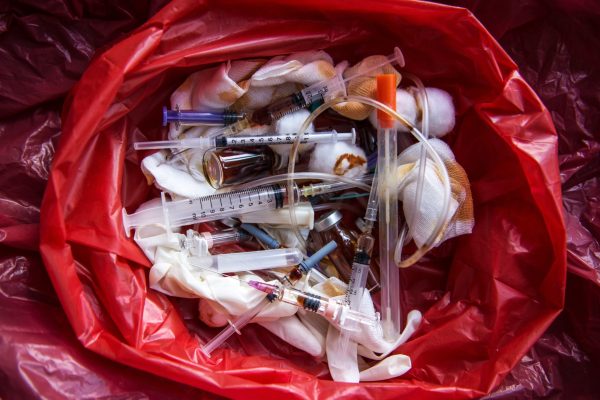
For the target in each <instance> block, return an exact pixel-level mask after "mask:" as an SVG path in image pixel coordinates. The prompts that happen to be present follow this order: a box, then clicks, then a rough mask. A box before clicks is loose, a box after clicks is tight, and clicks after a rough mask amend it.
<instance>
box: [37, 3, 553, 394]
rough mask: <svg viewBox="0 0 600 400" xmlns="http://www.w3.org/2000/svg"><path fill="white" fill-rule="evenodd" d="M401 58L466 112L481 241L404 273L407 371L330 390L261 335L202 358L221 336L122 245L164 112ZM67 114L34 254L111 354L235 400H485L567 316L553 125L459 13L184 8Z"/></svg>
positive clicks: (413, 7) (458, 137)
mask: <svg viewBox="0 0 600 400" xmlns="http://www.w3.org/2000/svg"><path fill="white" fill-rule="evenodd" d="M321 3H323V4H321ZM394 45H399V46H400V47H401V48H402V49H403V51H404V52H405V56H406V58H407V69H408V70H410V71H412V72H414V73H416V74H418V75H419V76H420V77H421V78H422V79H423V80H424V81H425V82H426V84H428V85H431V86H439V87H442V88H444V89H446V90H448V91H450V92H451V93H452V94H453V96H454V97H455V99H456V104H457V106H458V111H459V114H460V115H459V120H458V124H457V129H456V131H455V133H454V134H452V135H451V137H449V138H448V141H449V143H450V144H451V146H452V148H453V149H454V151H455V153H456V155H457V158H458V160H459V162H460V163H461V164H462V165H463V166H464V167H465V169H466V171H467V173H468V174H469V177H470V179H471V182H472V185H473V194H474V200H475V210H476V215H475V217H476V221H477V223H476V228H475V232H474V233H473V234H472V235H470V236H467V237H463V238H459V239H457V240H454V241H452V242H451V243H448V244H447V245H444V246H443V248H441V249H438V250H436V251H435V252H434V253H433V254H431V256H430V257H429V258H428V260H427V261H426V262H424V263H422V264H421V265H419V266H417V267H415V268H413V269H410V270H408V271H406V272H405V273H404V277H403V278H404V282H406V285H407V292H406V293H405V298H403V301H404V303H405V304H407V305H410V306H411V307H416V308H419V309H421V310H422V311H424V312H426V314H425V322H424V324H423V326H422V327H421V329H420V330H419V331H418V333H417V335H416V337H415V339H414V340H412V341H410V342H409V343H407V344H406V345H404V346H402V347H401V348H400V349H399V350H398V351H399V352H402V353H406V354H409V355H410V356H411V357H412V359H413V365H414V368H413V370H412V371H411V372H410V373H409V375H408V376H405V377H403V378H401V379H397V380H394V381H390V382H376V383H363V384H360V385H348V384H339V383H334V382H331V381H330V379H329V377H328V374H327V370H326V367H325V366H324V365H323V364H321V363H318V362H317V361H314V360H311V359H310V358H309V357H308V356H307V355H305V354H303V353H301V352H299V351H297V350H295V349H293V348H292V347H290V346H289V345H287V344H285V343H283V342H281V341H279V340H277V339H275V338H273V337H271V336H270V335H268V334H265V332H264V330H261V328H259V327H254V326H250V327H247V328H246V329H245V330H244V335H243V336H241V337H240V338H234V339H232V340H231V341H230V342H229V344H228V345H229V349H227V350H225V351H222V352H217V353H216V356H215V357H214V358H213V359H212V360H206V359H205V358H204V357H203V356H202V355H201V353H200V352H199V351H198V343H199V341H201V340H203V339H205V338H207V337H210V336H211V335H212V334H214V331H211V330H208V329H206V328H203V327H202V326H201V325H200V324H199V323H197V322H196V321H195V315H194V314H192V313H190V311H188V310H190V309H193V307H186V306H189V305H190V304H188V303H187V302H181V301H174V300H173V299H168V298H166V297H165V296H163V295H160V294H158V293H155V292H153V291H151V290H148V288H147V282H146V272H147V269H146V267H147V266H148V263H147V260H145V258H144V257H143V255H142V254H141V252H140V251H139V249H138V248H137V247H136V246H135V245H134V244H133V243H132V242H130V241H128V240H126V239H125V237H124V234H123V231H122V227H121V224H120V208H121V206H122V205H123V204H124V205H125V206H127V207H130V208H131V207H134V206H135V205H137V204H139V203H140V202H141V201H142V200H143V199H144V198H146V196H147V195H148V189H147V187H146V186H145V182H144V179H143V177H142V175H141V173H140V172H139V168H138V161H139V160H138V159H136V154H134V153H133V152H131V151H130V150H128V149H129V148H130V146H129V143H130V142H131V140H132V138H133V137H136V136H139V135H145V136H147V137H153V138H157V137H158V136H160V129H159V126H160V120H159V108H160V106H161V105H162V104H163V103H164V102H165V101H166V100H167V99H168V96H169V94H170V93H171V92H172V90H173V89H174V88H175V87H177V85H178V84H179V83H181V82H182V81H183V79H185V77H186V76H187V75H188V74H189V73H190V72H192V71H195V70H196V69H198V68H202V67H203V66H204V65H207V64H210V63H216V62H220V61H223V60H226V59H228V58H244V57H258V56H271V55H275V54H281V53H288V52H291V51H297V50H305V49H312V48H325V49H327V50H328V51H330V52H331V54H332V55H333V56H334V58H336V59H338V60H339V59H341V58H343V57H347V58H350V59H351V61H357V60H358V59H360V58H361V57H363V56H365V55H368V54H375V53H380V54H387V53H389V49H390V48H392V46H394ZM64 110H65V113H64V115H63V117H64V119H63V123H64V130H63V134H62V137H61V142H60V147H59V149H58V151H57V154H56V156H55V160H54V164H53V168H52V171H51V174H50V175H51V176H50V181H49V186H48V189H47V192H46V195H45V200H44V204H43V208H42V230H41V232H42V237H41V250H42V255H43V257H44V261H45V264H46V267H47V269H48V272H49V275H50V278H51V280H52V283H53V285H54V287H55V289H56V291H57V294H58V296H59V298H60V301H61V303H62V305H63V307H64V309H65V312H66V314H67V317H68V319H69V322H70V323H71V325H72V327H73V329H74V330H75V333H76V335H77V337H78V338H79V340H80V341H81V342H82V343H83V344H84V345H85V346H86V347H87V348H89V349H91V350H93V351H95V352H97V353H99V354H102V355H104V356H105V357H108V358H111V359H113V360H116V361H118V362H121V363H124V364H127V365H130V366H134V367H135V368H138V369H141V370H144V371H147V372H151V373H154V374H156V375H160V376H163V377H165V378H169V379H171V380H175V381H178V382H182V383H186V384H189V385H192V386H196V387H198V388H201V389H204V390H209V391H212V392H217V393H220V394H222V395H226V396H230V397H244V396H248V395H256V396H259V395H260V396H265V397H269V398H280V397H282V396H290V397H294V398H312V397H323V398H325V397H339V396H340V395H341V394H344V395H348V396H351V395H353V396H358V395H363V396H370V397H377V398H393V397H397V396H398V395H400V394H415V395H418V396H419V398H434V397H438V398H460V397H475V396H478V395H481V394H483V393H486V392H488V391H490V390H491V389H492V388H493V387H494V386H495V385H497V384H498V383H499V382H500V380H501V379H502V377H503V376H504V375H505V374H506V373H507V372H508V371H509V370H510V368H511V367H512V366H514V365H515V364H516V363H517V362H518V361H519V360H520V358H521V356H522V355H523V354H524V353H525V351H526V350H527V349H528V348H529V347H530V346H531V345H532V344H533V343H534V342H535V341H536V339H537V338H538V337H539V336H540V335H541V334H542V333H543V332H544V330H545V329H546V328H547V327H548V325H549V324H550V322H551V321H552V319H553V318H554V317H555V316H556V315H557V313H558V312H559V311H560V309H561V307H562V303H563V295H564V286H565V281H564V279H565V246H564V243H565V233H564V227H563V222H562V216H561V204H560V188H559V185H560V181H559V176H558V167H557V166H558V164H557V158H556V149H557V143H556V142H557V141H556V136H555V134H554V128H553V126H552V123H551V121H550V117H549V114H548V113H547V112H546V111H545V109H544V107H543V106H542V105H541V103H540V101H539V100H538V99H537V97H536V96H535V95H534V94H533V92H532V91H531V89H530V88H529V87H528V86H527V85H526V84H525V83H524V81H523V80H522V79H521V78H520V76H519V74H518V73H517V72H516V67H515V65H514V63H513V62H512V61H511V60H510V59H509V58H508V56H507V55H506V54H505V53H504V52H503V51H502V50H501V48H500V47H499V46H498V44H497V43H496V42H495V41H494V40H493V39H492V38H491V37H490V36H489V34H488V33H487V32H486V31H485V30H484V29H483V28H482V27H481V25H480V24H479V23H478V22H477V21H476V20H475V19H474V18H473V17H472V16H471V15H470V14H469V13H468V12H466V11H464V10H459V9H452V8H446V7H442V6H437V5H432V4H425V3H417V2H402V3H398V4H392V5H390V4H389V3H388V2H385V3H383V2H382V3H380V2H369V3H366V2H356V3H352V2H348V1H346V2H339V1H333V2H327V3H326V4H325V3H324V2H315V1H306V2H303V3H302V5H301V6H299V5H298V6H296V5H293V4H292V5H290V4H286V3H285V2H265V3H264V4H263V5H262V6H261V8H260V10H257V9H256V7H253V6H250V5H245V4H244V3H234V2H219V3H218V4H196V3H195V2H184V1H180V2H175V3H172V4H170V5H169V6H168V7H166V8H165V9H163V10H162V11H161V12H159V13H158V14H157V15H156V16H155V17H153V18H152V19H151V20H150V21H149V22H148V23H146V24H145V25H143V26H142V27H141V28H140V29H138V30H137V31H135V32H134V33H132V34H130V35H129V36H128V37H126V38H125V39H123V40H122V41H121V42H119V43H118V44H116V45H115V46H113V47H112V48H111V49H110V50H108V51H107V52H105V53H104V54H103V55H101V56H99V57H98V58H97V59H96V60H95V61H94V62H93V63H92V65H91V66H90V67H89V69H88V71H87V72H86V74H85V75H84V76H83V78H82V79H81V81H80V82H79V83H78V85H77V87H76V89H75V90H74V92H73V95H72V98H71V99H70V101H69V102H68V104H67V106H66V107H65V109H64ZM432 277H433V278H434V279H431V278H432ZM190 330H191V331H192V332H194V334H192V333H190ZM196 335H197V336H196ZM198 336H199V337H200V339H198ZM259 336H260V340H259V339H258V337H259ZM342 391H343V392H342Z"/></svg>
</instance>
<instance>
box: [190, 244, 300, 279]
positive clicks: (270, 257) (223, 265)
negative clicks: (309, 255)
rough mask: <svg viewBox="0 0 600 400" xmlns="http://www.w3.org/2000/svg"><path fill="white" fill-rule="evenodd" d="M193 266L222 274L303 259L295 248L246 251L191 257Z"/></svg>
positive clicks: (278, 265) (253, 269)
mask: <svg viewBox="0 0 600 400" xmlns="http://www.w3.org/2000/svg"><path fill="white" fill-rule="evenodd" d="M188 260H189V262H190V264H191V265H192V266H197V267H199V268H204V269H213V270H216V271H217V272H218V273H220V274H227V273H232V272H243V271H256V270H261V269H272V268H280V267H291V266H294V265H297V264H298V263H299V262H300V261H302V253H301V252H300V250H298V249H295V248H283V249H271V250H260V251H246V252H242V253H226V254H217V255H212V256H203V257H189V259H188Z"/></svg>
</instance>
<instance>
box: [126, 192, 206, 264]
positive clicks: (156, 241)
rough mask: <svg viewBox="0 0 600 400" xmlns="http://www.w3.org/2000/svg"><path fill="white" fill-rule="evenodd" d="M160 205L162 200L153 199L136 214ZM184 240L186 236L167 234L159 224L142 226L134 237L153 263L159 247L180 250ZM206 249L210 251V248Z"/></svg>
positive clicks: (164, 228) (139, 208)
mask: <svg viewBox="0 0 600 400" xmlns="http://www.w3.org/2000/svg"><path fill="white" fill-rule="evenodd" d="M157 200H158V201H157ZM160 205H161V201H160V199H152V200H150V201H147V202H146V203H144V204H142V205H141V206H140V207H138V209H137V210H136V212H137V211H141V210H144V209H147V208H151V207H160ZM184 239H185V235H182V234H179V233H174V232H167V228H166V227H165V226H164V225H159V224H154V225H145V226H141V227H139V228H137V229H136V230H135V235H134V236H133V240H134V241H135V242H136V243H137V244H138V246H140V248H141V249H142V251H143V252H144V254H145V255H146V257H148V259H149V260H150V261H152V262H154V260H155V254H156V250H157V249H158V247H159V246H163V247H166V248H169V249H173V250H180V249H181V241H182V240H184ZM206 248H207V249H208V246H207V247H206Z"/></svg>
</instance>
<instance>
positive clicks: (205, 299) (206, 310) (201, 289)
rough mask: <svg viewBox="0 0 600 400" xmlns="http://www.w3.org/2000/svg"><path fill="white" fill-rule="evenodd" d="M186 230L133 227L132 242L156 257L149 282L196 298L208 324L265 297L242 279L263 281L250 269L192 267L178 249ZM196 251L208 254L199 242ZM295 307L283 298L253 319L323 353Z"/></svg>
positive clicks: (230, 316) (315, 353)
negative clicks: (230, 272) (225, 271)
mask: <svg viewBox="0 0 600 400" xmlns="http://www.w3.org/2000/svg"><path fill="white" fill-rule="evenodd" d="M184 239H185V236H184V235H181V234H171V235H167V233H166V231H165V229H164V227H160V226H151V227H141V228H140V229H138V230H137V231H136V242H137V243H138V245H139V246H140V247H141V248H142V250H143V251H144V253H145V254H147V255H148V256H149V258H150V259H151V260H152V261H153V262H154V265H153V266H152V268H151V269H150V275H149V281H150V287H151V288H152V289H154V290H157V291H160V292H162V293H165V294H167V295H170V296H176V297H187V298H198V297H199V298H200V299H201V300H200V302H199V311H200V318H201V320H202V321H204V322H205V323H206V324H207V325H209V326H213V327H218V326H223V325H225V324H227V321H228V320H233V319H235V318H236V317H237V316H239V315H241V314H243V313H245V312H247V311H248V310H250V309H252V308H254V307H255V306H256V305H257V304H258V303H259V302H261V301H263V298H264V294H262V293H260V292H258V291H256V290H255V289H253V288H251V287H250V286H248V285H246V284H245V283H243V281H247V280H250V279H252V280H259V281H263V280H262V279H261V278H260V277H258V276H256V275H254V274H252V273H244V274H239V275H238V277H237V278H236V277H225V276H222V275H220V274H216V273H213V272H209V271H206V270H202V269H198V268H194V267H192V266H191V265H190V264H189V262H188V256H189V252H188V250H187V249H182V248H181V245H180V243H181V241H182V240H184ZM195 251H196V252H197V255H199V256H202V255H208V254H209V253H208V246H206V247H202V246H197V247H196V249H195ZM297 310H298V309H297V307H294V306H292V305H290V304H286V303H282V302H273V303H272V304H269V305H268V306H266V307H265V308H264V309H263V310H261V312H260V313H259V314H258V315H257V316H256V317H255V318H254V319H253V321H252V322H257V323H261V324H263V325H264V326H265V328H267V329H269V330H270V331H271V332H273V333H274V334H275V335H277V336H279V337H280V338H281V339H283V340H285V341H287V342H288V343H290V344H291V345H293V346H295V347H297V348H299V349H300V350H303V351H306V352H307V353H309V354H311V355H313V356H320V355H322V354H323V353H324V350H323V343H321V341H320V340H319V339H318V338H315V336H314V335H313V333H312V332H311V330H310V329H308V328H307V327H306V326H305V325H304V324H303V323H301V322H300V321H299V320H298V319H297V318H296V317H294V314H296V312H297Z"/></svg>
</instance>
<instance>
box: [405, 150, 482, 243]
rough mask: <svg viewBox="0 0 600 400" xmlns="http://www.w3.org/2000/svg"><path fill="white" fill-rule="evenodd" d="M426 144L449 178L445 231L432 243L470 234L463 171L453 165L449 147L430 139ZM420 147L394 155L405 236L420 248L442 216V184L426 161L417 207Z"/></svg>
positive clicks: (470, 205)
mask: <svg viewBox="0 0 600 400" xmlns="http://www.w3.org/2000/svg"><path fill="white" fill-rule="evenodd" d="M429 143H430V144H431V146H432V147H433V148H434V150H435V151H436V152H437V153H438V154H439V156H440V158H441V159H442V161H443V162H444V165H445V166H446V169H447V170H448V175H449V177H450V186H451V199H450V212H449V213H448V215H447V218H446V220H445V221H444V223H445V229H444V231H443V235H441V236H440V237H439V238H438V239H437V241H436V243H437V244H439V243H441V242H442V241H444V240H446V239H449V238H452V237H455V236H459V235H464V234H468V233H471V231H472V229H473V225H474V223H475V220H474V217H473V199H472V196H471V189H470V184H469V180H468V177H467V174H466V172H465V171H464V170H463V168H462V167H461V166H460V165H459V164H458V163H457V162H456V159H455V158H454V154H453V153H452V150H450V147H448V145H447V144H446V143H444V142H443V141H441V140H439V139H430V140H429ZM420 155H421V144H419V143H417V144H414V145H413V146H410V147H409V148H407V149H406V150H404V151H403V152H402V153H401V154H400V155H399V156H398V170H397V173H398V200H399V201H402V204H403V211H404V215H405V216H406V221H407V223H408V227H409V232H408V233H409V236H410V237H412V239H413V240H414V241H415V244H416V245H417V246H418V247H421V246H423V244H424V243H425V242H426V241H427V239H428V238H429V236H430V235H431V234H432V232H433V229H434V228H435V225H436V224H437V222H438V221H439V219H440V218H443V216H442V212H443V210H442V207H443V183H442V181H441V179H440V175H439V173H438V171H437V168H438V167H437V165H436V164H435V163H434V162H433V160H432V159H431V158H429V157H428V158H427V164H426V169H425V181H424V184H423V193H422V196H421V204H420V205H418V206H417V204H416V197H417V182H418V176H419V165H420Z"/></svg>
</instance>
